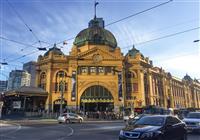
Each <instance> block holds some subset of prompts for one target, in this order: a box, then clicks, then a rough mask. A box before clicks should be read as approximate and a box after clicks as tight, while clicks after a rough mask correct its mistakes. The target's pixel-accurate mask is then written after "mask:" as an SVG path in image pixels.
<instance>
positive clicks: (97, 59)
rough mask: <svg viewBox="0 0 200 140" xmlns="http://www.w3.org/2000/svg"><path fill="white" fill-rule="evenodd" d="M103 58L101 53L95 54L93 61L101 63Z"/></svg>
mask: <svg viewBox="0 0 200 140" xmlns="http://www.w3.org/2000/svg"><path fill="white" fill-rule="evenodd" d="M102 60H103V57H102V56H101V55H100V54H95V55H94V56H93V61H94V62H95V63H99V62H101V61H102Z"/></svg>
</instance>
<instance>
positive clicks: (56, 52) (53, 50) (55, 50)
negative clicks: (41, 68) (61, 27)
mask: <svg viewBox="0 0 200 140" xmlns="http://www.w3.org/2000/svg"><path fill="white" fill-rule="evenodd" d="M50 52H52V53H53V54H54V55H64V54H63V52H62V51H61V50H60V49H59V48H57V47H56V44H54V46H53V47H52V48H50V49H49V50H48V51H47V52H46V53H45V54H44V56H48V55H49V53H50Z"/></svg>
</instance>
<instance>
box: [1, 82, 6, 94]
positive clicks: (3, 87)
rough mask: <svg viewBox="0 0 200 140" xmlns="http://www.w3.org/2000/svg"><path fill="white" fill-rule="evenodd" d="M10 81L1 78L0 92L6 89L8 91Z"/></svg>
mask: <svg viewBox="0 0 200 140" xmlns="http://www.w3.org/2000/svg"><path fill="white" fill-rule="evenodd" d="M7 85H8V81H7V80H6V81H1V80H0V94H1V93H2V92H4V91H7Z"/></svg>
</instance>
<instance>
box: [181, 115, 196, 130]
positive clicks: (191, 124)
mask: <svg viewBox="0 0 200 140" xmlns="http://www.w3.org/2000/svg"><path fill="white" fill-rule="evenodd" d="M183 121H184V122H185V123H186V126H187V130H188V131H197V132H199V133H200V112H190V113H188V115H187V116H186V117H185V118H184V119H183Z"/></svg>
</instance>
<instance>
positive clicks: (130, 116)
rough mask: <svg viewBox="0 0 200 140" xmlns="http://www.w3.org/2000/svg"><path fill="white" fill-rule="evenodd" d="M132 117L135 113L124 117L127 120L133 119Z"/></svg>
mask: <svg viewBox="0 0 200 140" xmlns="http://www.w3.org/2000/svg"><path fill="white" fill-rule="evenodd" d="M132 118H134V114H131V115H129V116H124V117H123V119H124V121H125V122H127V121H128V120H129V119H132Z"/></svg>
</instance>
